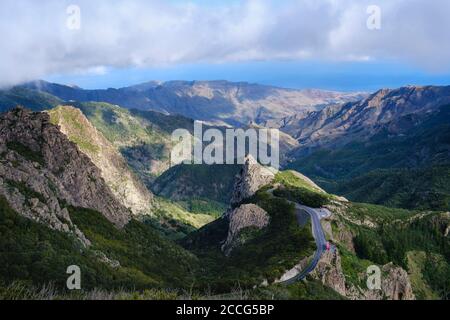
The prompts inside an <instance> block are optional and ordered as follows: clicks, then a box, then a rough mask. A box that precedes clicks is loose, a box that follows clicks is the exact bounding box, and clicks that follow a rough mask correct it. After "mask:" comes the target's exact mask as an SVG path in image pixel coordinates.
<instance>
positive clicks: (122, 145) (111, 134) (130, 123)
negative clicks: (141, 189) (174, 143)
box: [75, 102, 190, 186]
mask: <svg viewBox="0 0 450 320" xmlns="http://www.w3.org/2000/svg"><path fill="white" fill-rule="evenodd" d="M75 107H77V108H79V109H81V111H82V112H83V113H84V114H85V115H86V117H87V118H88V119H89V121H90V122H91V123H92V124H93V125H94V126H95V127H96V128H97V130H99V131H100V132H102V133H103V135H104V136H105V138H106V139H108V140H109V141H110V142H111V143H112V144H114V146H116V148H117V149H118V150H119V151H120V152H121V153H122V155H123V156H124V157H125V158H126V159H127V161H128V163H129V165H130V166H131V167H132V168H133V169H134V171H135V172H136V173H137V174H138V175H139V176H140V178H141V179H142V180H143V181H144V183H145V184H146V185H147V186H150V185H151V183H152V182H153V180H154V179H155V177H156V176H158V175H159V174H160V173H161V172H162V171H164V170H166V169H167V168H168V164H169V160H170V158H169V157H170V148H171V139H170V137H171V136H170V134H171V131H170V132H169V131H167V128H166V127H161V126H160V123H161V122H163V121H162V120H161V119H160V117H163V115H159V114H157V113H155V112H148V114H145V113H144V114H145V115H146V116H145V117H144V116H142V114H143V113H142V112H140V113H136V114H134V111H130V110H127V109H123V108H120V107H118V106H113V105H110V104H107V103H99V102H95V103H94V102H93V103H76V104H75ZM153 119H154V122H155V123H154V122H153ZM167 121H168V122H174V121H172V119H167ZM185 121H186V123H185V124H184V125H185V126H186V125H188V124H189V123H190V122H189V121H188V120H187V119H186V120H185ZM180 125H182V124H181V123H180Z"/></svg>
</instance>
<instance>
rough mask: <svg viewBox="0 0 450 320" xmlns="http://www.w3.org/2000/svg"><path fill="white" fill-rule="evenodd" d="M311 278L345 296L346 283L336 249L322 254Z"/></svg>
mask: <svg viewBox="0 0 450 320" xmlns="http://www.w3.org/2000/svg"><path fill="white" fill-rule="evenodd" d="M311 276H312V277H314V278H316V279H318V280H320V281H321V282H322V283H323V284H324V285H326V286H328V287H330V288H332V289H334V290H335V291H336V292H337V293H339V294H341V295H343V296H345V295H346V281H345V276H344V273H343V271H342V265H341V256H340V255H339V251H338V250H337V249H336V250H333V251H327V252H325V253H324V254H323V256H322V258H321V259H320V261H319V263H318V264H317V267H316V269H314V271H313V272H312V273H311Z"/></svg>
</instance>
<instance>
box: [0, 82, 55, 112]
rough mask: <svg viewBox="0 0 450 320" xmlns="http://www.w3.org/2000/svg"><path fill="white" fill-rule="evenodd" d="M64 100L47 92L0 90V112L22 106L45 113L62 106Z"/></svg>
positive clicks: (17, 88)
mask: <svg viewBox="0 0 450 320" xmlns="http://www.w3.org/2000/svg"><path fill="white" fill-rule="evenodd" d="M61 103H62V100H61V99H59V98H57V97H55V96H52V95H50V94H48V93H45V92H39V91H35V90H29V89H24V88H20V87H14V88H11V89H8V90H0V112H5V111H8V110H11V109H13V108H15V107H16V106H22V107H25V108H27V109H31V110H33V111H43V110H47V109H51V108H54V107H56V106H57V105H60V104H61Z"/></svg>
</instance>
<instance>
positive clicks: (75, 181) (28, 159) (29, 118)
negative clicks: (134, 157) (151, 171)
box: [0, 108, 131, 245]
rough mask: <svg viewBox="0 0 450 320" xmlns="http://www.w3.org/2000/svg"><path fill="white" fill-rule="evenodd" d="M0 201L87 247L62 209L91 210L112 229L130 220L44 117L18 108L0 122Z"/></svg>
mask: <svg viewBox="0 0 450 320" xmlns="http://www.w3.org/2000/svg"><path fill="white" fill-rule="evenodd" d="M0 195H2V196H3V197H5V198H6V200H7V201H8V202H9V204H10V205H11V207H12V208H13V209H15V210H16V211H17V212H18V213H20V214H22V215H24V216H25V217H27V218H30V219H33V220H35V221H37V222H41V223H44V224H46V225H48V226H49V227H51V228H53V229H55V230H59V231H63V232H71V233H73V234H75V235H76V236H77V237H78V238H79V239H80V240H81V241H82V242H83V243H84V244H85V245H88V244H89V242H88V241H87V239H86V238H85V237H84V235H83V234H82V233H81V231H80V230H78V228H77V227H76V226H75V225H74V224H73V223H72V221H71V219H70V216H69V214H68V211H67V209H66V207H67V205H70V206H73V207H81V208H87V209H92V210H96V211H98V212H100V213H102V214H103V215H104V216H105V217H106V218H107V219H108V220H109V221H111V222H112V223H114V224H115V225H116V226H117V227H123V226H124V225H126V224H127V223H128V221H129V220H130V218H131V217H130V211H129V210H128V209H127V208H125V207H124V206H123V205H122V204H120V203H119V202H118V201H117V199H116V198H115V196H114V195H113V193H112V192H111V190H110V189H109V187H108V186H107V185H106V183H105V181H104V180H103V178H102V176H101V172H100V171H99V169H98V168H97V167H96V166H95V165H94V164H93V163H92V162H91V160H90V159H89V158H88V157H87V156H86V155H85V154H84V153H82V152H81V151H80V150H79V149H78V148H77V146H76V145H75V144H74V143H72V142H70V141H69V140H68V139H67V137H66V136H65V135H64V134H63V133H61V132H60V131H59V129H58V127H56V126H55V125H53V124H51V123H50V118H49V115H48V114H46V113H34V112H30V111H27V110H24V109H22V108H17V109H14V110H12V111H10V112H8V113H5V114H2V115H1V116H0Z"/></svg>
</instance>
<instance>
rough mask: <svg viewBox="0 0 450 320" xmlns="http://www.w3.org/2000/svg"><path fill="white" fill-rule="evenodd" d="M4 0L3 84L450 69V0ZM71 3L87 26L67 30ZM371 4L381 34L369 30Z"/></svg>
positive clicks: (0, 15)
mask: <svg viewBox="0 0 450 320" xmlns="http://www.w3.org/2000/svg"><path fill="white" fill-rule="evenodd" d="M205 3H208V2H206V1H181V0H177V1H175V0H172V1H162V0H127V1H125V0H123V1H121V0H96V1H88V0H78V1H74V0H72V1H57V0H42V1H35V0H3V1H1V2H0V31H1V34H2V36H3V45H2V50H0V85H10V84H15V83H19V82H22V81H27V80H32V79H36V78H42V77H45V76H48V75H50V74H58V73H77V72H78V73H99V72H100V73H101V72H105V68H107V67H114V68H129V67H155V66H173V65H176V64H185V63H227V62H239V61H258V60H284V59H287V60H307V59H314V60H316V61H317V60H324V61H365V60H386V59H393V60H398V61H401V62H402V63H405V62H406V63H410V64H413V65H415V66H417V67H419V68H421V69H423V70H427V71H430V72H445V71H449V70H450V41H449V40H450V2H449V1H447V0H433V1H426V0H375V1H374V0H371V1H366V0H297V1H294V0H284V1H271V0H267V1H265V0H249V1H223V3H220V2H218V1H216V2H212V3H208V4H205ZM71 4H75V5H77V6H79V8H80V10H81V24H80V26H81V28H80V29H79V30H71V29H70V28H68V27H67V23H68V19H73V18H74V15H73V13H72V14H68V13H67V7H68V6H69V5H71ZM369 5H378V6H379V7H380V9H381V29H380V30H369V29H368V28H367V19H368V18H369V14H368V13H367V8H368V6H369Z"/></svg>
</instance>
